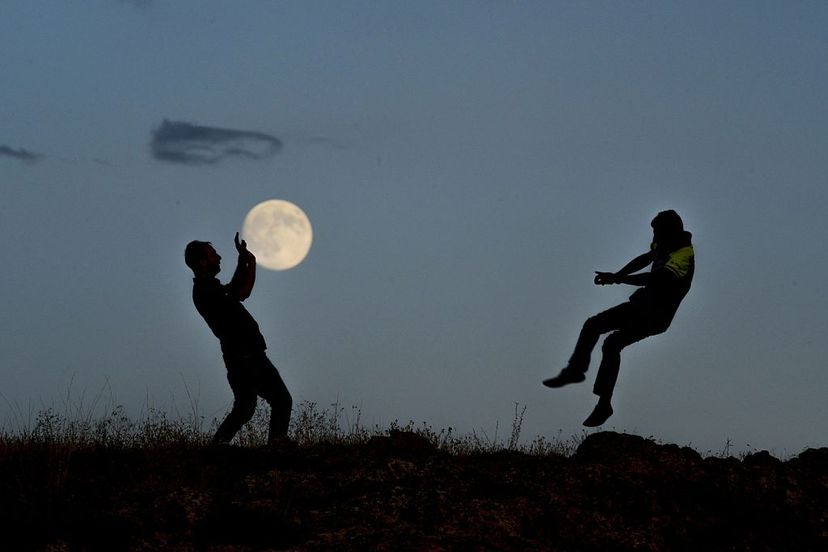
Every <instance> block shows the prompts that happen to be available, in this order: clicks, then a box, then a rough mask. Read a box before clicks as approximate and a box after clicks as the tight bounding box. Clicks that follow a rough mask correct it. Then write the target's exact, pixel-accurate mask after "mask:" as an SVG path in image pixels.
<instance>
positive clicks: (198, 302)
mask: <svg viewBox="0 0 828 552" xmlns="http://www.w3.org/2000/svg"><path fill="white" fill-rule="evenodd" d="M234 279H235V278H234ZM237 289H238V287H237V285H235V284H234V282H233V281H231V282H230V283H229V284H227V285H224V284H222V283H221V282H219V281H218V278H211V277H196V278H193V303H195V307H196V310H198V312H199V314H201V316H202V317H204V320H205V321H206V322H207V325H208V326H210V329H211V330H212V331H213V333H214V334H215V335H216V337H217V338H218V339H219V342H220V343H221V352H222V353H223V354H224V355H225V356H248V355H252V354H256V353H260V352H262V351H264V350H265V349H266V348H267V345H265V340H264V337H262V333H261V332H260V331H259V325H258V324H257V323H256V321H255V320H254V319H253V317H252V316H251V315H250V313H249V312H247V309H245V308H244V305H242V303H241V300H240V299H239V296H238V292H237V291H236V290H237Z"/></svg>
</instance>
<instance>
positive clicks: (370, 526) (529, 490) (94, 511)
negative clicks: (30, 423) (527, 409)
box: [0, 432, 828, 552]
mask: <svg viewBox="0 0 828 552" xmlns="http://www.w3.org/2000/svg"><path fill="white" fill-rule="evenodd" d="M0 508H2V511H1V512H0V525H1V526H2V534H0V549H3V550H20V549H40V550H262V549H273V550H389V551H391V550H393V551H397V550H551V551H557V550H560V551H576V550H594V551H602V552H603V551H607V550H653V551H657V550H670V551H674V550H677V551H682V550H686V551H694V552H697V551H717V550H744V551H764V550H791V551H797V552H804V551H809V550H813V551H816V550H823V551H824V550H828V449H818V450H813V449H811V450H807V451H805V452H803V453H802V454H800V455H799V456H797V457H796V458H793V459H790V460H788V461H785V462H782V461H780V460H777V459H775V458H773V457H771V456H770V455H768V454H767V453H757V454H753V455H750V456H747V457H746V458H744V459H743V460H738V459H734V458H724V459H723V458H702V457H701V456H700V455H699V454H698V453H697V452H696V451H694V450H692V449H689V448H679V447H677V446H674V445H660V444H656V443H654V442H652V441H650V440H646V439H643V438H641V437H636V436H631V435H621V434H617V433H606V432H605V433H596V434H592V435H590V436H588V437H587V438H586V439H585V440H584V441H583V443H582V444H581V445H580V446H579V448H578V450H577V452H576V453H575V454H574V455H572V456H571V457H565V456H531V455H527V454H523V453H518V452H495V453H486V454H473V455H453V454H449V453H446V452H443V451H441V450H438V449H437V448H435V446H434V445H433V444H432V443H431V442H430V441H428V440H427V439H425V438H423V437H420V436H418V435H416V434H413V433H407V432H394V433H392V435H391V436H390V437H374V438H372V439H371V440H370V441H368V442H366V443H363V444H358V445H333V444H317V445H308V446H301V447H300V446H296V445H292V444H286V445H282V446H276V447H270V448H258V449H246V448H238V447H223V448H188V449H181V448H166V449H160V450H150V449H126V450H119V449H107V448H101V449H98V450H92V449H89V450H74V451H73V450H69V449H62V448H60V447H47V446H41V447H26V448H21V449H19V450H15V449H12V448H8V449H6V450H2V451H0Z"/></svg>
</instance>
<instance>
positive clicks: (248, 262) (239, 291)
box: [227, 232, 256, 301]
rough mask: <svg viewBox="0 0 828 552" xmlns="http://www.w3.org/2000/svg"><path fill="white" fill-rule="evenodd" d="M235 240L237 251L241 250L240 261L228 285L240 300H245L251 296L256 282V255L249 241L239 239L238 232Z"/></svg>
mask: <svg viewBox="0 0 828 552" xmlns="http://www.w3.org/2000/svg"><path fill="white" fill-rule="evenodd" d="M233 241H234V242H235V244H236V251H238V252H239V263H238V265H237V266H236V272H235V273H233V279H232V280H230V283H229V284H227V285H228V287H229V288H230V289H231V290H232V292H233V294H234V295H235V296H236V297H238V299H239V301H244V300H245V299H247V298H248V297H250V293H251V292H252V291H253V284H255V283H256V257H255V256H254V255H253V253H251V252H250V251H248V249H247V242H245V241H244V240H241V241H239V233H238V232H236V237H235V238H234V239H233Z"/></svg>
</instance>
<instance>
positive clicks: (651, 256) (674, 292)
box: [543, 210, 695, 427]
mask: <svg viewBox="0 0 828 552" xmlns="http://www.w3.org/2000/svg"><path fill="white" fill-rule="evenodd" d="M650 225H651V226H652V227H653V242H652V245H651V246H650V251H648V252H647V253H644V254H642V255H639V256H638V257H636V258H635V259H633V260H632V261H630V262H629V263H627V265H625V266H624V268H622V269H621V270H619V271H618V272H597V271H596V273H595V283H596V284H597V285H601V286H603V285H607V284H629V285H633V286H640V287H639V289H637V290H636V291H635V293H633V294H632V295H631V296H630V298H629V300H628V301H627V302H626V303H622V304H620V305H617V306H615V307H612V308H611V309H609V310H606V311H604V312H602V313H599V314H596V315H595V316H592V317H591V318H589V319H588V320H587V321H586V322H585V323H584V326H583V329H582V330H581V334H580V336H579V337H578V342H577V343H576V345H575V351H574V352H573V353H572V357H570V359H569V364H568V365H567V366H566V368H564V369H563V370H562V371H561V373H560V374H558V375H557V376H555V377H553V378H548V379H545V380H543V384H544V385H545V386H547V387H552V388H557V387H563V386H564V385H567V384H570V383H578V382H581V381H584V379H586V376H585V373H586V371H587V368H588V367H589V359H590V355H591V353H592V350H593V349H594V348H595V345H596V344H597V343H598V339H599V338H600V337H601V335H602V334H605V333H608V332H612V333H611V334H610V335H609V336H607V338H606V339H605V340H604V344H603V347H602V351H603V357H602V358H601V364H600V366H599V368H598V375H597V376H596V378H595V385H594V386H593V391H592V392H593V393H594V394H595V395H598V404H597V405H596V406H595V409H594V410H593V411H592V414H590V415H589V417H588V418H587V419H586V420H584V425H585V426H587V427H597V426H599V425H602V424H603V423H604V422H606V421H607V419H608V418H609V417H610V416H612V404H611V399H612V393H613V390H614V389H615V382H616V380H617V379H618V370H619V367H620V363H621V350H622V349H623V348H624V347H626V346H628V345H631V344H633V343H635V342H637V341H641V340H642V339H644V338H646V337H649V336H651V335H656V334H660V333H663V332H665V331H666V330H667V328H668V327H669V326H670V323H671V322H672V320H673V317H674V316H675V314H676V310H678V307H679V304H680V303H681V300H682V299H684V296H685V295H687V292H688V291H689V290H690V284H691V283H692V281H693V272H694V271H695V259H694V254H693V245H692V244H691V242H690V240H691V234H690V232H686V231H685V230H684V224H683V223H682V220H681V217H679V216H678V214H677V213H676V212H675V211H673V210H669V211H662V212H660V213H659V214H658V215H656V217H655V218H654V219H653V220H652V222H651V223H650ZM650 265H652V266H651V270H650V271H649V272H643V273H639V274H634V273H636V272H639V271H641V270H643V269H644V268H646V267H647V266H650Z"/></svg>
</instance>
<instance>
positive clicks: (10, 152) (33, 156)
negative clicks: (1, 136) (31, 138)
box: [0, 145, 43, 163]
mask: <svg viewBox="0 0 828 552" xmlns="http://www.w3.org/2000/svg"><path fill="white" fill-rule="evenodd" d="M0 157H11V158H13V159H18V160H20V161H25V162H26V163H35V162H37V161H39V160H40V159H41V158H42V157H43V155H41V154H39V153H34V152H31V151H29V150H25V149H23V148H21V149H14V148H10V147H9V146H6V145H0Z"/></svg>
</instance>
